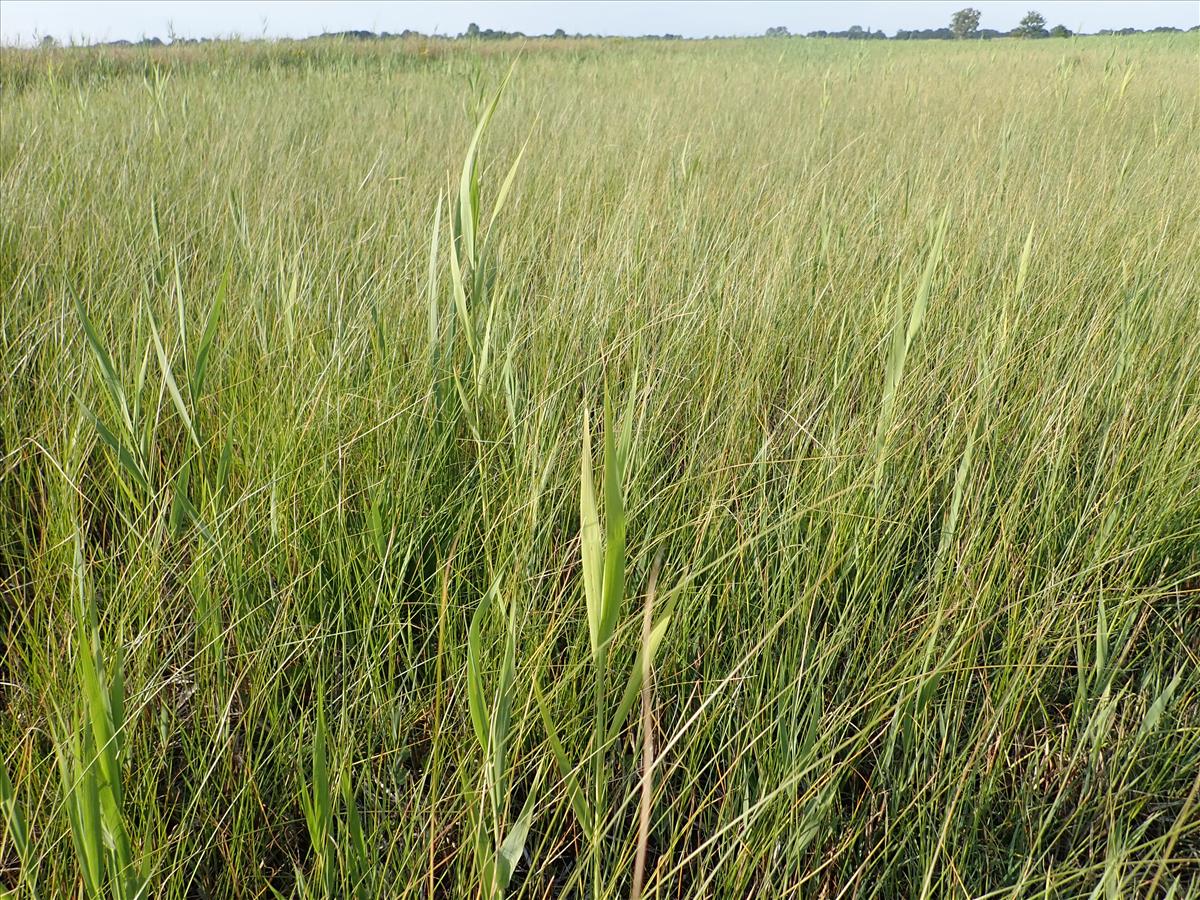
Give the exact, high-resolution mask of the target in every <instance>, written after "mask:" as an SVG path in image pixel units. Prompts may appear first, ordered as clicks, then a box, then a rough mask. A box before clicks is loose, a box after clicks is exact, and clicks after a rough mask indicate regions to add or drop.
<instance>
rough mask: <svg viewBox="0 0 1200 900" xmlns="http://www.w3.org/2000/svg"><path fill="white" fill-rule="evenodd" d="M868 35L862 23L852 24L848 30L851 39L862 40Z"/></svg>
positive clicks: (847, 35) (847, 33)
mask: <svg viewBox="0 0 1200 900" xmlns="http://www.w3.org/2000/svg"><path fill="white" fill-rule="evenodd" d="M866 36H867V33H866V32H865V31H863V27H862V26H861V25H851V26H850V27H849V28H848V29H847V30H846V37H848V38H850V39H851V40H861V39H862V38H865V37H866Z"/></svg>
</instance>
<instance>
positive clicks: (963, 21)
mask: <svg viewBox="0 0 1200 900" xmlns="http://www.w3.org/2000/svg"><path fill="white" fill-rule="evenodd" d="M980 16H981V13H980V12H979V10H977V9H972V8H971V7H969V6H968V7H967V8H966V9H960V10H959V11H958V12H956V13H955V14H954V15H952V16H951V17H950V31H952V32H953V33H954V36H955V37H956V38H967V37H974V36H975V34H976V32H978V31H979V18H980Z"/></svg>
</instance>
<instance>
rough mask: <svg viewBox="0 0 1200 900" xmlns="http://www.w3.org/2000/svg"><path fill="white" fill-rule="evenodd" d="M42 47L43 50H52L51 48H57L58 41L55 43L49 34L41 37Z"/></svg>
mask: <svg viewBox="0 0 1200 900" xmlns="http://www.w3.org/2000/svg"><path fill="white" fill-rule="evenodd" d="M42 46H43V47H44V48H46V49H47V50H49V49H50V48H52V47H57V46H58V41H56V40H55V39H54V36H53V35H50V34H48V35H46V36H45V37H43V38H42Z"/></svg>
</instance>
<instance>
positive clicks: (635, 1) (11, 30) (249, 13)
mask: <svg viewBox="0 0 1200 900" xmlns="http://www.w3.org/2000/svg"><path fill="white" fill-rule="evenodd" d="M968 5H969V6H973V7H975V8H976V9H979V10H980V11H981V12H982V13H983V19H982V22H981V23H980V24H981V26H982V27H984V28H995V29H998V30H1001V31H1006V30H1008V29H1010V28H1012V27H1013V26H1014V25H1016V24H1017V21H1018V20H1019V19H1020V18H1021V17H1022V16H1023V15H1024V14H1025V12H1026V11H1027V10H1029V9H1037V10H1038V11H1039V12H1041V13H1042V15H1044V16H1045V17H1046V21H1047V23H1048V24H1050V25H1055V24H1058V23H1062V24H1063V25H1066V26H1067V27H1068V28H1070V29H1072V30H1074V31H1085V32H1093V31H1097V30H1099V29H1101V28H1124V27H1133V28H1140V29H1147V28H1153V27H1154V26H1156V25H1173V26H1175V27H1177V28H1190V27H1192V26H1193V25H1197V24H1200V0H1086V2H1083V0H950V2H943V0H926V2H914V0H893V2H873V0H860V2H841V3H829V2H801V0H791V2H788V0H690V2H689V0H574V2H571V3H561V2H546V0H418V2H412V0H399V2H397V0H393V2H382V0H336V2H334V0H0V39H2V40H3V41H4V43H6V44H16V43H21V44H29V43H33V42H34V41H35V40H37V39H40V38H41V37H43V36H46V35H49V36H52V37H54V38H57V39H58V40H60V41H64V42H65V41H69V40H71V39H75V40H86V41H113V40H120V39H124V40H138V39H140V38H142V37H160V38H163V39H164V40H165V39H167V38H168V36H169V35H170V34H172V33H173V34H176V35H178V36H180V37H189V38H196V37H223V36H232V35H237V36H241V37H261V36H266V37H306V36H308V35H312V34H320V33H321V32H323V31H345V30H357V29H362V30H368V31H393V32H396V31H403V30H404V29H406V28H409V29H413V30H415V31H421V32H424V33H427V34H429V33H434V32H437V33H441V34H458V33H459V32H462V31H465V30H466V27H467V25H468V23H470V22H476V23H478V24H479V26H480V27H481V28H495V29H502V30H505V31H522V32H525V33H526V34H545V33H548V32H552V31H553V30H554V29H555V28H563V29H565V30H566V31H567V32H568V33H571V34H574V33H576V32H582V33H585V34H614V35H630V34H662V33H665V32H670V33H673V34H681V35H683V36H684V37H707V36H710V35H752V34H761V33H762V32H763V31H765V30H766V29H767V28H768V27H771V26H775V25H783V26H785V27H787V28H788V29H789V30H790V31H792V32H796V33H801V34H803V33H805V32H808V31H816V30H819V29H823V30H826V31H841V30H844V29H846V28H849V27H850V26H851V25H861V26H862V27H863V28H872V29H874V30H876V31H878V30H880V29H882V30H883V31H886V32H887V33H888V34H893V33H894V32H895V31H896V29H898V28H939V27H941V26H943V25H946V24H948V23H949V21H950V15H951V13H953V12H954V11H955V10H956V9H960V8H962V7H963V6H968Z"/></svg>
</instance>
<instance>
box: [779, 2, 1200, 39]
mask: <svg viewBox="0 0 1200 900" xmlns="http://www.w3.org/2000/svg"><path fill="white" fill-rule="evenodd" d="M982 18H983V14H982V13H980V11H979V10H977V9H974V8H973V7H969V6H968V7H966V8H965V9H960V10H959V11H958V12H956V13H955V14H954V15H952V16H951V17H950V24H949V25H947V26H946V27H944V28H917V29H907V28H901V29H899V30H897V32H896V34H895V35H894V36H893V37H888V36H887V35H886V34H885V33H884V32H882V31H873V30H871V29H870V28H863V27H862V26H861V25H852V26H850V27H849V28H847V29H846V30H845V31H823V30H818V31H810V32H808V33H806V34H804V35H799V34H795V35H794V34H792V33H791V32H790V31H788V29H787V28H785V27H784V26H782V25H776V26H773V27H771V28H768V29H767V30H766V32H764V36H765V37H808V38H845V39H846V40H851V41H872V40H875V41H879V40H891V41H949V40H963V39H972V40H984V41H986V40H992V39H995V38H1006V37H1017V38H1064V37H1071V36H1072V35H1073V34H1074V32H1073V31H1071V29H1069V28H1067V27H1066V26H1065V25H1055V26H1054V27H1053V28H1049V29H1048V28H1046V18H1045V17H1044V16H1043V15H1042V14H1041V13H1039V12H1038V11H1037V10H1030V11H1029V12H1027V13H1026V14H1025V16H1024V17H1023V18H1022V19H1021V21H1020V22H1019V23H1018V24H1017V26H1016V27H1015V28H1013V29H1011V30H1009V31H997V30H996V29H995V28H980V27H979V22H980V20H981V19H982ZM1183 30H1184V29H1182V28H1174V27H1172V26H1170V25H1160V26H1159V27H1157V28H1151V29H1149V30H1147V31H1145V32H1143V31H1140V30H1139V29H1137V28H1121V29H1119V30H1114V29H1111V28H1105V29H1102V30H1100V31H1097V32H1096V33H1097V34H1143V33H1144V34H1164V33H1172V32H1174V33H1181V32H1183ZM1187 30H1188V31H1200V25H1194V26H1192V27H1191V28H1189V29H1187Z"/></svg>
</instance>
